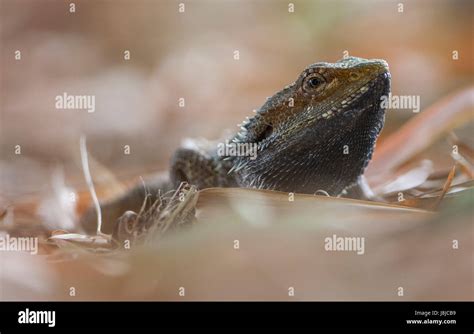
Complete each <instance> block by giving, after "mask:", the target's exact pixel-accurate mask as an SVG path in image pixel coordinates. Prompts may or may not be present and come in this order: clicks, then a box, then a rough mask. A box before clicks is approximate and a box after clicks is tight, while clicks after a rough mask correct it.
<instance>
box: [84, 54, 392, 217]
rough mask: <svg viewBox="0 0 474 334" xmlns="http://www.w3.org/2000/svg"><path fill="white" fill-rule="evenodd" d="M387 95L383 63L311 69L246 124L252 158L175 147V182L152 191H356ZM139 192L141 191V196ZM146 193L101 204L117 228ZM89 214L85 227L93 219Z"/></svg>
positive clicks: (242, 137)
mask: <svg viewBox="0 0 474 334" xmlns="http://www.w3.org/2000/svg"><path fill="white" fill-rule="evenodd" d="M389 92H390V73H389V71H388V65H387V63H386V62H385V61H384V60H378V59H372V60H367V59H363V58H356V57H349V58H345V59H342V60H340V61H338V62H336V63H325V62H321V63H315V64H312V65H310V66H308V67H307V68H306V69H305V70H304V71H303V72H302V73H301V74H300V75H299V77H298V78H297V80H296V81H295V82H294V83H292V84H291V85H288V86H286V87H285V88H284V89H282V90H281V91H279V92H278V93H276V94H275V95H273V96H272V97H270V98H269V99H268V100H267V101H266V103H265V104H264V105H263V106H262V107H261V108H260V109H259V110H258V111H257V113H256V115H255V116H254V117H252V118H248V119H247V120H246V121H245V122H244V123H243V124H242V126H241V131H240V132H238V133H237V134H236V135H235V136H234V137H233V138H232V139H231V141H232V143H235V144H241V143H250V144H255V145H256V146H257V155H256V157H255V158H254V159H251V157H249V156H221V155H219V154H218V150H217V149H216V146H213V145H206V146H204V147H203V146H201V147H194V148H180V149H178V150H177V151H176V152H175V154H174V156H173V158H172V161H171V167H170V178H169V181H168V180H165V181H163V180H161V181H158V182H155V181H151V182H150V183H149V184H147V186H148V187H149V189H150V192H151V193H152V194H153V193H155V194H156V193H157V190H158V189H160V190H161V191H162V192H163V191H168V190H170V189H173V188H177V187H178V186H179V184H180V183H181V182H183V181H186V182H188V183H190V184H193V185H196V186H197V187H198V188H199V189H203V188H209V187H245V188H259V189H273V190H280V191H286V192H296V193H311V194H313V193H316V192H317V191H319V190H322V191H325V192H327V193H328V194H330V195H334V196H336V195H340V194H343V193H347V192H350V191H348V190H349V189H354V188H357V186H358V183H359V182H360V178H361V176H362V174H363V172H364V169H365V168H366V167H367V164H368V163H369V161H370V159H371V157H372V152H373V149H374V146H375V142H376V139H377V137H378V135H379V133H380V131H381V130H382V127H383V124H384V118H385V110H383V109H382V108H381V106H380V98H381V97H382V96H384V95H387V94H388V93H389ZM140 188H141V190H140ZM143 198H144V191H143V188H142V187H140V186H138V187H136V188H134V189H132V190H131V191H130V192H129V193H128V194H126V195H124V196H123V197H121V198H119V199H116V200H114V201H112V202H110V203H107V204H105V205H103V207H102V210H103V213H104V217H105V220H107V219H110V220H112V221H113V222H114V221H115V220H116V219H117V218H118V217H119V216H120V215H121V214H122V213H124V212H125V211H127V210H135V211H136V210H138V208H139V207H140V205H141V203H142V202H143ZM93 216H94V213H93V212H89V213H88V214H87V215H86V216H85V218H84V219H83V221H90V220H91V219H92V220H93Z"/></svg>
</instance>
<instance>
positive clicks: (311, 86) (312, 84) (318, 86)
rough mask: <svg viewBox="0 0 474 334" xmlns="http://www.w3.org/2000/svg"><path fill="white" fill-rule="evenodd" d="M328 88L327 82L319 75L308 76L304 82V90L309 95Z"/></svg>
mask: <svg viewBox="0 0 474 334" xmlns="http://www.w3.org/2000/svg"><path fill="white" fill-rule="evenodd" d="M325 86H326V80H325V79H324V77H323V76H322V75H320V74H318V73H313V74H310V75H308V76H307V77H306V78H305V80H304V82H303V90H304V91H305V92H307V93H315V92H320V91H321V90H323V89H324V87H325Z"/></svg>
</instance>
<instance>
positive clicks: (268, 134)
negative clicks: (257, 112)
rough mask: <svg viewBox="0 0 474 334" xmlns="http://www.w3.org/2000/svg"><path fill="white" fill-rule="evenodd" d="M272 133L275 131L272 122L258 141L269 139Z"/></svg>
mask: <svg viewBox="0 0 474 334" xmlns="http://www.w3.org/2000/svg"><path fill="white" fill-rule="evenodd" d="M272 133H273V126H272V125H271V124H267V126H266V127H265V129H264V130H263V132H262V133H261V134H260V135H259V136H258V137H257V143H258V142H261V141H263V140H265V139H267V138H268V137H270V136H271V134H272Z"/></svg>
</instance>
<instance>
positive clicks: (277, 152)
mask: <svg viewBox="0 0 474 334" xmlns="http://www.w3.org/2000/svg"><path fill="white" fill-rule="evenodd" d="M389 91H390V73H389V71H388V65H387V63H386V62H385V61H384V60H378V59H372V60H368V59H363V58H356V57H349V58H345V59H342V60H340V61H338V62H336V63H326V62H320V63H315V64H312V65H310V66H308V67H307V68H306V69H305V70H304V71H303V72H302V73H301V74H300V75H299V77H298V78H297V79H296V81H295V82H294V83H292V84H291V85H288V86H286V87H285V88H284V89H283V90H281V91H279V92H278V93H276V94H275V95H273V96H272V97H270V98H268V99H267V101H266V103H265V104H264V105H263V106H262V107H261V108H260V109H259V110H258V111H257V112H256V115H255V116H254V117H252V118H249V119H247V120H246V121H245V122H244V123H243V124H242V126H241V131H240V132H239V133H237V135H236V136H235V137H234V138H233V142H234V143H235V144H242V143H246V144H253V145H255V146H256V147H257V154H256V155H255V156H253V157H249V156H236V157H231V158H229V160H230V162H231V165H232V168H231V170H230V172H229V173H234V175H235V176H236V180H237V182H238V184H239V185H240V186H243V187H257V188H261V189H276V190H281V191H289V192H302V193H315V192H316V191H318V190H324V191H326V192H328V193H329V194H331V195H337V194H339V193H341V191H343V190H344V189H345V188H346V187H348V186H350V185H352V184H354V183H355V182H357V179H358V178H359V176H360V175H362V173H363V171H364V169H365V167H366V166H367V164H368V162H369V160H370V159H371V157H372V151H373V148H374V146H375V141H376V139H377V136H378V134H379V133H380V131H381V129H382V127H383V123H384V117H385V111H384V110H383V109H382V108H381V97H382V96H384V95H387V94H388V93H389Z"/></svg>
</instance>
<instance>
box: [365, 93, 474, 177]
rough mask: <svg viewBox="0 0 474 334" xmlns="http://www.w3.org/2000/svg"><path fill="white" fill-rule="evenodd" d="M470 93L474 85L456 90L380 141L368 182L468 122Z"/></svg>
mask: <svg viewBox="0 0 474 334" xmlns="http://www.w3.org/2000/svg"><path fill="white" fill-rule="evenodd" d="M473 96H474V88H473V87H469V88H466V89H464V90H462V91H459V92H456V93H454V94H452V95H450V96H448V97H446V98H444V99H442V100H441V101H439V102H437V103H435V104H434V105H432V106H431V107H429V108H428V109H426V110H425V111H423V112H422V113H420V114H419V115H418V116H417V117H414V118H412V119H411V120H410V121H409V122H408V123H406V124H405V125H404V126H403V127H402V128H401V129H400V130H399V131H397V132H395V133H394V134H392V135H391V136H390V137H389V138H387V139H386V140H385V141H383V142H382V143H381V145H380V146H379V147H378V148H377V150H376V151H375V154H374V158H373V159H372V161H371V163H370V164H369V166H368V168H367V171H366V173H365V175H366V176H367V178H368V179H369V181H371V180H372V181H374V180H375V181H376V180H380V179H381V180H384V179H385V177H386V175H387V174H388V173H390V172H391V171H392V170H394V169H395V168H396V167H397V166H400V165H402V164H403V163H405V162H407V161H408V160H410V159H411V158H412V157H414V156H415V155H416V154H418V153H419V152H421V151H423V150H424V149H426V148H428V147H429V146H430V145H431V144H432V143H434V142H435V141H436V140H437V139H439V138H441V137H442V136H443V135H445V134H447V133H449V132H450V131H451V130H452V129H454V128H456V127H457V126H459V125H462V124H466V123H467V122H469V121H471V120H472V119H473V118H474V113H473V112H472V110H473V108H474V99H473ZM405 143H410V145H405Z"/></svg>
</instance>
